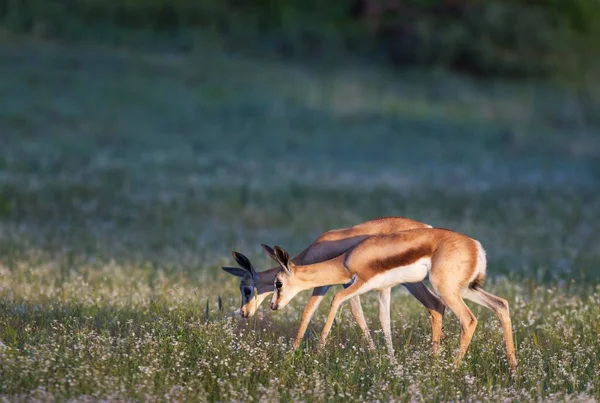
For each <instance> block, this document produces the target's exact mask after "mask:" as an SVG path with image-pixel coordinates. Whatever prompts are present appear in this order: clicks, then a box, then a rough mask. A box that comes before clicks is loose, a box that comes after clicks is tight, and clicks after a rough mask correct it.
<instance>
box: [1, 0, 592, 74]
mask: <svg viewBox="0 0 600 403" xmlns="http://www.w3.org/2000/svg"><path fill="white" fill-rule="evenodd" d="M369 2H370V3H373V1H372V0H370V1H369V0H353V1H350V0H347V1H338V2H320V1H317V0H309V1H301V0H283V1H274V0H259V1H252V2H248V1H240V0H222V1H219V0H210V1H194V0H0V26H4V27H5V28H7V29H8V30H10V31H17V32H26V33H33V34H35V35H38V36H63V37H68V38H73V37H76V38H79V37H80V36H81V35H82V32H83V31H86V30H87V31H89V30H90V28H95V29H96V31H94V32H103V33H104V34H100V35H98V34H96V33H94V34H88V35H87V37H90V36H91V37H93V38H95V39H98V38H99V37H105V36H110V34H106V32H107V31H110V30H111V29H112V30H114V29H117V28H118V29H127V30H131V29H134V30H144V31H148V32H152V33H153V34H152V35H158V36H159V35H165V34H167V36H169V37H171V38H177V39H176V40H175V42H177V40H179V41H180V42H186V44H183V43H174V44H173V46H174V47H176V48H177V49H180V50H181V49H187V48H189V47H190V46H191V45H190V42H193V39H190V38H187V39H185V37H186V33H187V34H189V32H191V31H202V32H209V33H211V34H214V35H216V36H217V37H219V38H221V39H220V40H221V41H223V42H225V43H229V44H232V45H233V46H237V47H245V48H247V47H260V48H266V49H267V50H270V51H274V52H276V53H279V54H282V55H284V56H298V57H314V56H319V55H322V54H325V53H331V52H335V51H350V52H359V53H361V54H365V53H368V54H370V55H373V54H374V53H377V54H380V55H382V56H383V57H384V58H385V59H386V60H388V61H391V62H392V63H393V64H395V65H397V66H441V67H445V68H449V69H453V70H457V71H463V72H467V73H470V74H475V75H482V76H497V75H500V76H541V75H548V74H557V73H558V72H563V71H565V70H567V71H570V72H571V73H573V69H574V68H575V69H576V70H577V72H576V74H579V73H580V70H581V68H582V67H583V68H587V69H588V70H591V69H592V67H591V66H589V64H590V60H589V55H590V54H591V55H593V56H594V57H595V55H596V54H597V52H596V50H597V49H596V48H597V46H598V45H597V44H596V43H595V41H594V40H593V38H595V37H597V36H598V35H599V34H600V2H598V1H595V0H545V1H544V0H527V1H516V0H514V1H502V2H501V1H488V2H469V1H461V0H456V1H450V0H404V1H396V2H392V1H389V0H379V1H376V2H374V3H375V4H378V5H379V10H380V12H379V13H377V15H372V14H371V13H369V12H368V11H367V10H368V7H367V3H369ZM109 27H112V28H110V29H109ZM367 28H368V29H367ZM113 36H114V35H113ZM117 36H118V35H117Z"/></svg>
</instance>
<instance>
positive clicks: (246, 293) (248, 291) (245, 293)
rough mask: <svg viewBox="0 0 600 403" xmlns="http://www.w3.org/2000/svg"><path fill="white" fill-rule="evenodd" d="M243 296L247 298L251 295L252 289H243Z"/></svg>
mask: <svg viewBox="0 0 600 403" xmlns="http://www.w3.org/2000/svg"><path fill="white" fill-rule="evenodd" d="M244 295H245V296H246V297H248V298H249V297H250V295H252V289H251V288H244Z"/></svg>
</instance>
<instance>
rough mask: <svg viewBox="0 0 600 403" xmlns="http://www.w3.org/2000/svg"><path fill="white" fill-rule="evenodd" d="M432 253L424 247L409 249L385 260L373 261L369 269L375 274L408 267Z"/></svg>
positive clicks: (369, 264)
mask: <svg viewBox="0 0 600 403" xmlns="http://www.w3.org/2000/svg"><path fill="white" fill-rule="evenodd" d="M430 253H431V248H429V247H427V246H425V245H423V246H419V247H417V248H413V249H408V250H407V251H404V252H402V253H398V254H397V255H392V256H388V257H386V258H384V259H373V260H372V261H370V262H369V263H368V267H370V268H371V269H372V270H373V271H375V272H384V271H386V270H389V269H393V268H396V267H402V266H408V265H409V264H412V263H414V262H416V261H417V260H419V259H420V258H422V257H423V256H427V255H429V254H430Z"/></svg>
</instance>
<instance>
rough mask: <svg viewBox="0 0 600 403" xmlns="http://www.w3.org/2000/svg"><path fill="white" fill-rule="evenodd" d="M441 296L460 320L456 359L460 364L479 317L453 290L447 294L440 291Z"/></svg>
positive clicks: (455, 361)
mask: <svg viewBox="0 0 600 403" xmlns="http://www.w3.org/2000/svg"><path fill="white" fill-rule="evenodd" d="M440 297H442V301H444V303H445V304H446V305H448V308H450V310H451V311H452V312H454V314H455V315H456V316H457V317H458V320H459V321H460V327H461V334H460V346H459V348H458V352H457V353H456V357H455V359H454V363H455V365H457V366H459V365H460V363H461V362H462V359H463V357H464V356H465V353H466V352H467V349H468V348H469V344H471V339H472V338H473V333H475V328H476V327H477V318H475V315H473V313H472V312H471V310H470V309H469V307H468V306H467V304H465V301H463V299H462V298H461V297H460V296H458V295H457V294H455V293H453V292H449V293H447V294H445V295H444V294H443V293H440Z"/></svg>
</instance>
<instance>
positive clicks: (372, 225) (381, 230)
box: [223, 217, 445, 354]
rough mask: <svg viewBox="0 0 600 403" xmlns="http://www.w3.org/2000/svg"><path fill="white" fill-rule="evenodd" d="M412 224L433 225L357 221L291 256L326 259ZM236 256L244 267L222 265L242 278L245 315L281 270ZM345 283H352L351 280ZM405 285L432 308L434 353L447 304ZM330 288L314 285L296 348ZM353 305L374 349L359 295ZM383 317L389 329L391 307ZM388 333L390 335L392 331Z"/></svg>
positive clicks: (250, 313)
mask: <svg viewBox="0 0 600 403" xmlns="http://www.w3.org/2000/svg"><path fill="white" fill-rule="evenodd" d="M411 228H431V226H430V225H427V224H424V223H422V222H419V221H414V220H411V219H408V218H402V217H384V218H379V219H376V220H371V221H367V222H364V223H362V224H358V225H355V226H353V227H350V228H343V229H338V230H331V231H328V232H325V233H324V234H322V235H321V236H320V237H319V238H317V240H315V241H314V242H313V243H312V244H311V245H310V246H309V247H308V248H306V249H305V250H303V251H302V252H300V253H299V254H298V255H297V256H296V257H294V258H293V259H291V260H292V261H293V262H294V263H296V264H299V265H308V264H314V263H319V262H324V261H327V260H329V259H332V258H335V257H337V256H339V255H341V254H342V253H344V252H346V251H348V250H349V249H351V248H353V247H355V246H356V245H357V244H358V243H359V242H361V241H363V240H364V239H365V237H366V236H369V235H374V234H392V233H395V232H399V231H403V230H407V229H411ZM233 257H234V259H235V260H236V261H237V263H238V264H239V265H240V266H241V268H239V267H223V270H225V271H226V272H228V273H230V274H233V275H234V276H238V277H241V278H242V279H241V283H240V292H241V294H242V305H241V308H240V314H241V315H242V316H243V317H245V318H248V317H251V316H253V315H254V314H255V312H256V310H257V308H258V307H259V305H260V304H261V303H262V302H263V301H264V300H265V298H266V297H267V296H269V295H270V294H271V293H272V292H273V282H274V281H275V277H276V276H277V273H278V272H279V271H280V267H279V266H276V267H273V268H271V269H269V270H265V271H262V272H257V271H256V270H255V269H254V267H253V266H252V263H251V262H250V260H249V259H248V258H247V257H246V256H244V255H242V254H241V253H237V252H233ZM346 283H349V281H347V282H346ZM349 285H350V284H347V285H345V286H349ZM404 286H405V287H406V288H407V289H408V291H409V292H410V293H411V294H412V295H413V296H414V297H415V298H417V299H418V300H419V302H421V303H422V304H423V305H424V306H425V307H426V308H427V309H428V310H429V314H430V318H431V327H432V343H433V353H434V354H435V353H437V350H438V346H439V343H440V340H441V338H442V318H443V316H444V309H445V307H444V304H442V302H441V301H440V300H439V299H438V298H437V297H436V296H435V295H434V294H433V293H432V292H431V291H429V289H428V288H427V287H426V286H425V285H424V284H423V283H422V282H417V283H414V284H405V285H404ZM329 288H330V284H324V285H322V286H318V287H315V289H314V290H313V293H312V296H311V298H310V300H309V301H308V303H307V304H306V307H305V308H304V312H303V313H302V320H301V322H300V327H299V328H298V332H297V335H296V338H295V340H294V343H293V348H298V347H299V346H300V343H301V342H302V339H303V337H304V334H305V333H306V329H307V327H308V323H309V322H310V320H311V318H312V316H313V314H314V313H315V311H316V310H317V308H318V306H319V304H320V303H321V301H322V300H323V298H324V296H325V294H326V293H327V291H328V290H329ZM380 298H383V301H380V304H383V305H386V304H387V305H389V298H390V296H389V293H388V294H387V295H386V294H385V293H381V294H380ZM386 300H387V301H386ZM387 305H386V306H387ZM350 307H351V311H352V314H353V316H354V318H355V319H356V322H357V323H358V325H359V327H360V329H361V330H362V332H363V334H364V336H365V338H366V340H367V343H368V344H369V348H370V349H375V344H374V343H373V339H372V338H371V335H370V333H369V328H368V327H367V322H366V320H365V317H364V314H363V311H362V307H361V303H360V298H359V297H356V298H351V299H350ZM385 315H387V317H385ZM380 321H381V322H382V326H383V328H384V332H386V331H387V329H388V328H389V326H387V325H385V326H384V324H387V323H389V321H390V319H389V310H388V311H387V312H385V311H380ZM386 337H387V336H386ZM389 337H391V335H390V336H389Z"/></svg>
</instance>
